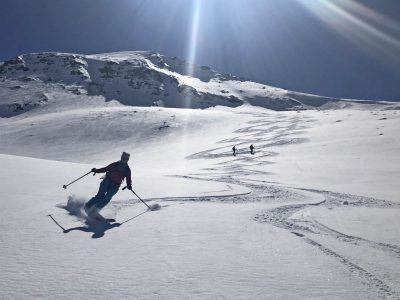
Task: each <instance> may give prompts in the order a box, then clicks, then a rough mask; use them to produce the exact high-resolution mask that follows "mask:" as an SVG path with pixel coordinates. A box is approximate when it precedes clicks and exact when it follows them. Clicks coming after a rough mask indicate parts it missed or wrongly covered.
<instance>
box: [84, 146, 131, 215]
mask: <svg viewBox="0 0 400 300" xmlns="http://www.w3.org/2000/svg"><path fill="white" fill-rule="evenodd" d="M129 157H130V154H129V153H126V152H123V153H122V155H121V160H120V161H117V162H114V163H112V164H110V165H108V166H107V167H105V168H101V169H96V168H93V169H92V172H94V173H104V172H107V173H106V177H105V178H104V180H103V181H102V182H101V183H100V188H99V191H98V193H97V195H96V196H94V197H93V198H92V199H90V200H89V201H88V202H87V203H86V204H85V207H84V208H85V211H86V213H87V214H88V215H90V214H91V213H93V212H98V211H100V210H101V209H102V208H103V207H104V206H106V205H107V204H108V203H109V202H110V201H111V198H112V197H113V196H114V195H115V194H116V193H117V192H118V189H119V187H120V185H121V183H122V181H123V180H124V179H126V185H127V187H128V189H129V190H132V179H131V169H130V168H129V166H128V161H129Z"/></svg>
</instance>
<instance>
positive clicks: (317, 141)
mask: <svg viewBox="0 0 400 300" xmlns="http://www.w3.org/2000/svg"><path fill="white" fill-rule="evenodd" d="M37 55H38V54H37ZM37 55H36V56H37ZM49 55H50V54H42V56H40V55H39V59H42V58H43V56H46V57H47V56H49ZM133 55H139V56H140V55H142V56H143V55H144V54H141V53H136V54H132V53H130V54H129V57H130V59H132V56H133ZM146 55H150V54H146ZM33 56H34V55H28V56H27V57H28V58H29V57H33ZM54 56H55V57H57V56H61V57H66V55H65V54H63V55H61V54H54ZM70 57H73V58H74V59H81V57H83V56H70ZM111 58H112V59H111ZM118 58H119V59H118ZM29 59H30V58H29ZM29 59H27V58H26V57H25V58H24V57H21V60H22V61H23V62H24V66H23V68H25V69H23V68H20V67H18V68H20V69H18V70H17V71H16V72H17V73H18V72H30V71H32V72H33V69H32V66H31V65H29V63H32V64H33V62H32V61H29ZM63 59H64V58H63ZM91 59H93V60H96V61H97V63H98V61H100V60H103V61H105V60H107V59H108V60H109V61H112V63H109V66H115V65H114V64H119V65H121V64H123V63H124V61H125V63H126V54H120V55H118V54H104V55H97V56H92V57H91ZM146 59H148V60H149V58H148V57H147V58H146ZM163 59H164V63H165V64H166V65H167V66H168V68H167V67H166V66H164V67H162V66H160V64H159V65H158V66H157V65H156V64H154V62H153V66H152V67H151V68H152V69H151V68H150V67H149V65H146V68H147V70H150V69H151V72H153V71H154V70H156V69H159V70H158V71H160V70H161V71H162V72H163V74H165V75H166V76H172V77H174V78H178V79H179V80H180V81H185V82H186V84H188V85H189V82H192V83H193V82H194V83H193V85H192V87H193V90H192V91H197V92H198V93H199V95H200V96H199V98H197V100H199V99H200V100H201V99H203V100H204V98H202V97H205V96H204V95H205V94H204V90H201V89H206V88H209V89H210V90H211V91H212V92H213V93H214V94H218V90H219V89H218V90H215V89H214V90H213V89H212V88H211V87H210V85H207V84H209V83H210V82H211V84H215V82H216V81H215V80H216V79H215V78H219V80H221V76H222V75H219V74H217V75H216V74H214V73H212V72H211V71H210V70H209V69H207V68H206V67H202V68H201V69H200V70H202V71H204V72H206V71H207V72H208V71H209V72H211V73H212V74H211V75H212V76H211V75H210V77H205V75H204V73H201V72H200V71H199V72H200V73H199V74H195V75H196V76H195V77H193V78H192V77H190V76H188V75H187V74H185V73H184V72H183V71H182V70H180V69H179V68H178V67H179V66H180V65H173V62H174V61H175V62H176V60H174V59H167V58H163ZM141 61H142V62H143V60H141ZM149 61H150V60H149ZM79 62H80V64H78V65H76V66H77V68H79V70H80V71H81V73H83V74H80V73H79V74H78V73H73V76H75V75H76V74H78V75H79V76H83V77H85V76H86V77H85V78H86V79H85V80H87V81H86V83H83V82H81V81H79V80H81V79H79V80H78V81H79V82H77V81H71V82H66V81H65V80H64V81H59V82H55V79H54V78H55V77H56V75H57V74H60V73H59V72H61V71H60V69H51V68H53V67H54V64H51V63H50V64H48V62H46V61H43V62H42V63H43V64H48V66H49V68H48V69H47V70H45V71H46V72H48V73H46V72H45V71H40V72H42V73H40V74H45V75H46V74H47V75H48V74H53V75H52V76H53V79H52V81H46V78H44V77H43V78H42V77H40V76H36V75H35V74H39V73H37V72H39V71H36V73H32V74H30V75H29V76H28V75H26V74H25V75H21V74H19V73H18V74H19V75H18V74H17V75H18V76H19V77H18V76H17V75H15V74H14V73H12V72H14V71H13V67H11V70H8V71H7V70H5V68H4V66H3V71H4V72H6V71H7V72H11V73H7V74H5V73H4V72H3V75H2V76H3V77H2V78H3V79H2V82H0V92H1V93H0V108H1V109H2V116H3V117H2V118H0V153H1V154H0V164H1V168H0V196H1V198H0V201H1V210H0V216H1V217H0V266H1V272H0V298H1V299H36V298H40V299H400V234H399V226H400V199H399V194H400V187H399V179H398V178H400V164H399V163H398V162H399V153H400V138H399V134H398V133H399V129H400V111H399V106H398V105H396V104H395V103H387V102H380V103H365V102H358V101H344V100H337V99H336V100H334V99H333V100H332V101H329V99H325V100H323V103H320V102H318V105H315V106H312V105H311V104H310V103H312V102H313V101H314V100H315V99H323V97H317V96H312V95H309V96H307V95H304V94H297V93H294V92H284V91H283V90H280V89H277V90H276V93H274V90H273V88H271V89H269V92H270V94H269V96H268V97H266V98H265V99H264V100H262V99H261V98H260V97H261V96H259V94H257V95H258V96H256V98H251V96H249V95H250V94H249V93H250V92H249V91H250V90H252V88H254V87H255V86H256V85H257V84H255V83H250V82H246V81H236V83H233V81H235V80H237V79H236V78H230V79H229V84H232V85H234V86H235V89H237V85H238V84H240V85H243V92H242V93H243V94H246V95H247V96H246V97H243V98H240V99H241V100H243V102H242V103H240V105H239V103H236V102H235V103H236V104H232V102H229V101H228V102H226V103H230V104H231V105H229V106H231V107H228V106H215V107H214V105H211V104H210V105H205V106H207V107H209V108H207V109H202V110H200V109H182V108H176V107H175V108H171V107H170V108H167V107H154V106H153V107H149V106H138V105H143V103H145V102H146V101H147V100H146V99H149V98H146V97H145V95H146V93H147V92H143V89H139V90H140V91H142V92H143V93H144V94H143V95H144V96H143V97H144V98H143V103H140V102H139V103H136V102H133V103H127V102H126V101H127V98H124V97H125V96H126V95H129V93H126V92H121V93H120V94H119V95H120V96H121V98H120V99H118V98H117V97H114V98H113V97H112V96H110V94H107V93H111V92H110V91H112V87H107V85H108V84H109V81H107V80H105V79H104V78H103V79H102V80H103V81H102V84H103V87H102V88H103V92H104V93H106V94H107V95H104V94H102V93H100V92H98V93H97V92H96V93H94V92H93V91H91V92H90V89H89V88H88V87H89V86H90V83H89V80H94V79H93V76H94V75H93V74H95V73H96V72H95V70H93V68H94V67H93V65H92V67H93V68H92V69H91V67H90V66H91V64H93V61H89V65H87V64H86V60H82V61H79ZM136 62H137V61H136ZM150 62H151V61H150ZM18 64H22V63H21V61H18V59H17V62H15V61H14V63H8V64H7V65H6V67H7V68H8V66H10V65H11V66H15V65H17V66H18ZM126 64H128V63H126ZM103 67H104V66H102V68H103ZM181 67H182V66H181ZM65 68H67V67H65ZM148 68H150V69H148ZM27 69H28V70H27ZM172 69H173V70H172ZM182 69H184V67H182ZM24 70H25V71H24ZM67 70H68V68H67ZM85 70H89V71H88V72H87V73H85V72H86V71H85ZM43 72H44V73H43ZM68 72H69V73H70V70H68ZM104 72H106V71H104ZM107 72H108V73H109V74H111V75H112V74H113V73H112V72H111V71H110V70H108V71H107ZM107 72H106V73H107ZM121 72H122V71H121ZM4 74H5V75H4ZM10 74H11V75H10ZM13 74H14V75H15V76H17V77H15V76H14V75H13ZM90 74H92V75H90ZM121 74H122V73H121ZM129 74H131V75H132V74H133V73H129ZM146 74H147V73H146ZM152 74H153V73H152ZM207 74H209V73H207ZM111 75H110V76H111ZM114 75H115V74H114ZM153 75H154V74H153ZM13 76H14V77H13ZM21 76H22V77H21ZM35 76H36V77H35ZM43 76H44V75H43ZM60 76H61V75H60ZM63 76H64V75H63ZM121 76H124V75H123V74H122V75H121ZM132 76H133V75H132ZM135 76H136V75H135ZM143 76H144V75H143ZM146 76H147V75H146ZM202 76H203V77H202ZM89 77H90V79H89ZM211 77H212V78H211ZM63 78H64V77H63ZM155 78H156V79H157V78H158V77H157V76H156V77H155ZM168 78H169V77H168ZM64 79H65V78H64ZM131 79H132V78H131ZM225 79H226V78H225ZM225 79H224V80H221V84H228V82H227V81H226V80H225ZM128 80H129V79H128ZM213 81H215V82H214V83H213ZM131 82H133V80H131ZM132 84H133V85H134V86H135V84H134V83H132ZM18 86H19V87H18ZM143 86H144V87H149V85H146V84H144V83H143ZM165 86H166V85H164V86H161V85H160V86H159V87H160V88H161V87H162V88H165ZM98 88H99V89H100V87H98ZM152 88H153V87H152ZM169 88H171V89H172V87H169ZM121 89H122V88H121ZM246 89H247V90H246ZM260 89H261V90H263V88H262V87H261V88H260ZM266 89H268V88H266ZM88 91H89V92H88ZM175 92H176V91H174V92H173V91H172V90H170V91H169V95H171V94H173V93H175ZM197 92H196V93H197ZM253 92H254V93H259V90H258V88H257V91H255V90H254V89H253ZM210 93H211V92H210ZM282 93H283V94H282ZM288 93H289V94H290V95H297V96H296V97H297V100H296V101H299V102H301V104H299V103H296V105H295V106H294V107H292V108H290V107H289V106H287V105H288V103H290V102H288V101H289V100H288V98H287V97H289V96H288ZM115 94H116V95H118V93H117V92H116V91H115ZM150 94H151V93H150ZM178 94H179V91H178V92H176V95H178ZM165 97H166V98H168V97H169V96H165ZM185 97H186V98H185ZM185 97H182V98H180V99H181V100H182V101H183V102H185V101H190V100H191V99H192V98H191V97H189V96H188V95H186V96H185ZM221 97H223V96H221ZM221 97H220V98H218V99H220V100H221V99H223V102H224V101H225V100H224V99H225V98H221ZM282 97H283V98H282ZM285 97H286V98H285ZM290 97H291V96H290ZM279 98H281V99H283V100H282V101H283V103H286V104H285V105H283V106H280V105H277V101H279ZM112 99H115V100H112ZM124 99H125V100H124ZM168 99H170V101H172V100H173V98H168ZM208 99H210V98H208ZM231 99H233V98H231ZM246 99H247V100H246ZM252 99H253V100H254V99H256V101H255V102H257V103H253V104H257V105H258V104H259V103H262V104H263V105H261V106H263V107H260V106H251V105H249V104H248V103H251V102H252ZM271 99H272V100H271ZM285 99H286V100H285ZM117 100H118V101H117ZM150 100H151V101H150ZM150 100H149V101H150V102H148V103H147V102H146V103H147V104H148V105H151V104H152V103H153V99H150ZM164 100H165V99H164ZM181 100H179V101H178V102H173V101H172V102H168V101H169V100H168V101H166V100H165V101H164V102H163V103H164V104H166V103H170V104H171V103H175V104H176V106H180V104H179V103H181V102H180V101H181ZM197 100H196V101H197ZM200 100H199V101H200ZM203 100H201V101H203ZM132 101H133V100H132ZM201 101H200V102H197V103H198V104H196V105H194V106H195V107H199V106H201V105H200V104H199V103H203V104H204V102H201ZM210 101H213V100H212V99H211V100H210ZM221 101H222V100H221ZM262 101H264V102H262ZM183 102H182V103H183ZM306 102H307V104H305V103H306ZM16 103H17V104H18V103H19V105H17V104H16ZM25 103H27V104H26V105H25ZM121 103H122V104H121ZM158 103H161V102H158ZM210 103H212V102H210ZM178 104H179V105H178ZM215 104H224V103H220V102H218V101H217V102H216V103H215ZM310 105H311V106H310ZM165 106H175V105H165ZM182 107H191V105H188V106H184V105H182ZM267 107H269V108H272V107H274V108H275V109H277V110H278V111H277V110H270V109H267ZM282 108H285V109H292V110H288V111H284V110H282ZM300 108H301V109H302V110H298V109H300ZM305 108H307V110H303V109H305ZM250 144H253V145H254V146H255V153H254V154H253V155H251V154H250V151H249V146H250ZM234 145H236V148H237V149H238V151H237V154H236V156H233V155H232V150H231V149H232V147H233V146H234ZM122 151H127V152H130V153H131V160H130V166H131V169H132V171H133V188H134V190H135V191H136V193H137V194H138V195H139V196H141V197H142V198H143V199H144V200H145V201H146V203H148V204H149V205H151V204H155V203H157V204H159V205H160V206H161V209H160V210H158V211H149V210H147V208H146V206H145V205H144V204H143V203H141V202H140V201H138V199H136V198H135V196H134V195H133V194H132V193H130V192H129V191H127V190H125V191H122V190H120V191H119V193H118V194H117V195H116V196H115V197H114V198H113V200H112V202H111V203H110V204H109V205H108V206H107V207H106V208H105V209H103V211H102V214H103V215H104V216H106V217H108V218H115V219H116V221H117V222H115V223H110V224H108V223H105V222H98V221H93V220H92V221H90V220H85V219H84V218H83V216H82V215H80V207H81V206H82V205H83V203H84V202H85V201H87V200H88V199H90V198H91V197H92V196H93V195H94V194H96V192H97V189H98V185H99V183H100V176H101V175H99V174H97V175H96V176H92V175H88V176H86V177H84V178H83V179H82V180H80V181H78V182H76V183H74V184H72V185H70V186H68V188H67V189H63V188H62V186H63V185H64V184H67V183H69V182H70V181H72V180H74V179H76V178H78V177H80V176H81V175H83V174H85V173H87V172H88V171H90V170H91V168H93V167H102V166H105V165H107V164H109V163H111V162H113V161H116V160H118V159H119V157H120V154H121V153H122Z"/></svg>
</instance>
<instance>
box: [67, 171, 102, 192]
mask: <svg viewBox="0 0 400 300" xmlns="http://www.w3.org/2000/svg"><path fill="white" fill-rule="evenodd" d="M90 173H92V171H90V172H87V173H86V174H85V175H83V176H81V177H79V178H78V179H75V180H74V181H72V182H70V183H68V184H64V185H63V189H66V188H67V186H69V185H71V184H73V183H74V182H77V181H78V180H79V179H82V178H83V177H85V176H87V175H89V174H90ZM94 175H96V173H93V176H94Z"/></svg>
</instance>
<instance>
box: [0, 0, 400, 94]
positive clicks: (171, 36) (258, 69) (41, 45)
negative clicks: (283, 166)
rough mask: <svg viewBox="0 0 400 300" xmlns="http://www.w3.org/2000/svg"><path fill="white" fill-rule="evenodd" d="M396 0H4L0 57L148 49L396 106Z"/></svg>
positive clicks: (399, 59) (399, 56)
mask: <svg viewBox="0 0 400 300" xmlns="http://www.w3.org/2000/svg"><path fill="white" fill-rule="evenodd" d="M399 24H400V1H398V0H374V1H373V0H363V1H351V0H68V1H67V0H65V1H61V0H2V1H1V2H0V60H6V59H9V58H11V57H13V56H16V55H18V54H21V53H28V52H41V51H60V52H73V53H101V52H110V51H123V50H150V51H155V52H159V53H161V54H165V55H169V56H177V57H179V58H182V59H187V60H190V61H194V62H196V63H198V64H201V65H208V66H211V67H213V68H214V69H216V70H218V71H221V72H226V73H232V74H235V75H238V76H244V77H247V78H249V79H251V80H254V81H258V82H262V83H266V84H270V85H275V86H279V87H284V88H287V89H290V90H296V91H301V92H309V93H315V94H321V95H326V96H333V97H345V98H359V99H382V100H400V88H399V86H400V25H399Z"/></svg>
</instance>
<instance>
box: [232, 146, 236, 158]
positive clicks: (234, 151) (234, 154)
mask: <svg viewBox="0 0 400 300" xmlns="http://www.w3.org/2000/svg"><path fill="white" fill-rule="evenodd" d="M232 152H233V156H236V146H233V147H232Z"/></svg>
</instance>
